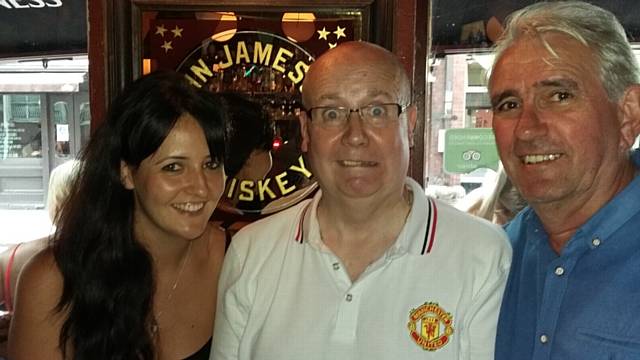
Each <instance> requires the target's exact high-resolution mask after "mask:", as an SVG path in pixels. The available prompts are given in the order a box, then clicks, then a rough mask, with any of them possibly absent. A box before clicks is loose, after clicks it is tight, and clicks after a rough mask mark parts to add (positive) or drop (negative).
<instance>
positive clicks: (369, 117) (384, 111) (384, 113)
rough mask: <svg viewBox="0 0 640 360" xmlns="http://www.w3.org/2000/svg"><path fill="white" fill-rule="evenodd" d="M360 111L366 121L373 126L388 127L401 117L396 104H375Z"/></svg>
mask: <svg viewBox="0 0 640 360" xmlns="http://www.w3.org/2000/svg"><path fill="white" fill-rule="evenodd" d="M360 111H361V113H362V117H363V118H364V120H365V121H367V122H368V123H369V124H371V125H373V126H386V125H387V124H388V123H389V122H391V121H395V120H397V119H398V115H399V114H398V105H396V104H374V105H369V106H365V107H363V108H362V109H361V110H360Z"/></svg>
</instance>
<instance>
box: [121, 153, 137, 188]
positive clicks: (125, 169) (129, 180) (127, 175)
mask: <svg viewBox="0 0 640 360" xmlns="http://www.w3.org/2000/svg"><path fill="white" fill-rule="evenodd" d="M120 182H122V186H124V188H125V189H127V190H133V189H134V188H135V185H134V183H133V173H132V170H131V167H130V166H129V165H127V163H126V162H124V160H120Z"/></svg>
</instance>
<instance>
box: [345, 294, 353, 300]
mask: <svg viewBox="0 0 640 360" xmlns="http://www.w3.org/2000/svg"><path fill="white" fill-rule="evenodd" d="M346 300H347V302H351V300H353V295H351V294H347V298H346Z"/></svg>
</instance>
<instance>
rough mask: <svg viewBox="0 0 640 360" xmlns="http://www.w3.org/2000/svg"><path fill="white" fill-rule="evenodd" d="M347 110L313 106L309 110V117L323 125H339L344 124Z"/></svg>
mask: <svg viewBox="0 0 640 360" xmlns="http://www.w3.org/2000/svg"><path fill="white" fill-rule="evenodd" d="M347 111H348V110H346V109H341V108H329V107H326V108H325V107H322V108H315V109H313V110H312V111H311V118H312V119H313V120H314V121H317V122H318V123H319V125H322V126H324V127H340V126H342V125H344V122H345V120H346V118H347V115H346V114H347Z"/></svg>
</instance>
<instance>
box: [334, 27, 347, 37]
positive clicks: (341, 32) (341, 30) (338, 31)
mask: <svg viewBox="0 0 640 360" xmlns="http://www.w3.org/2000/svg"><path fill="white" fill-rule="evenodd" d="M346 29H347V28H346V27H343V28H341V27H340V26H339V25H338V27H337V29H336V31H334V32H333V33H334V34H336V39H340V38H341V37H345V38H346V37H347V35H345V34H344V31H345V30H346Z"/></svg>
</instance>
